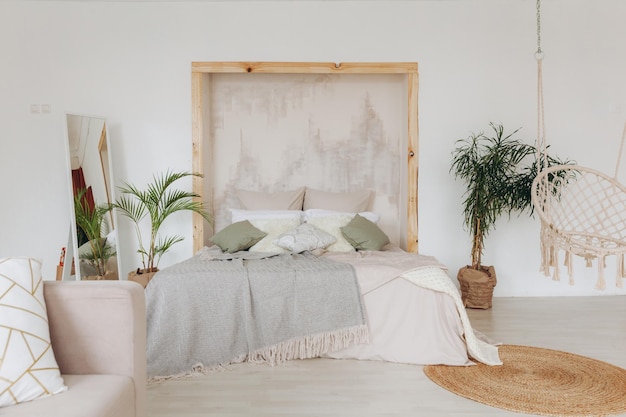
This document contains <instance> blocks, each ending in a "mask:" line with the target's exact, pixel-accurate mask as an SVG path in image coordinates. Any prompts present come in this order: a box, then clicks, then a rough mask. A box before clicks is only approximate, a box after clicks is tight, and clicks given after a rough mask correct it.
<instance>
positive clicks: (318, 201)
mask: <svg viewBox="0 0 626 417" xmlns="http://www.w3.org/2000/svg"><path fill="white" fill-rule="evenodd" d="M371 200H372V191H370V190H361V191H352V192H344V193H332V192H328V191H320V190H314V189H312V188H307V189H306V193H305V194H304V205H303V209H304V210H308V209H324V210H337V211H345V212H355V213H357V212H360V211H365V210H367V209H368V208H369V206H370V202H371Z"/></svg>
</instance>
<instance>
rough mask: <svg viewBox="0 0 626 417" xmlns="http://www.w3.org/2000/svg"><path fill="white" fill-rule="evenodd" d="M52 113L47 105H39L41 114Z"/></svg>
mask: <svg viewBox="0 0 626 417" xmlns="http://www.w3.org/2000/svg"><path fill="white" fill-rule="evenodd" d="M51 111H52V109H51V106H50V105H49V104H42V105H41V112H42V113H50V112H51Z"/></svg>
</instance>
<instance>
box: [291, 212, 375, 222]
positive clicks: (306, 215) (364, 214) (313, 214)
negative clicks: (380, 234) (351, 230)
mask: <svg viewBox="0 0 626 417" xmlns="http://www.w3.org/2000/svg"><path fill="white" fill-rule="evenodd" d="M356 214H358V215H359V216H361V217H365V218H366V219H367V220H369V221H371V222H372V223H378V220H380V216H379V215H378V214H376V213H373V212H371V211H362V212H360V213H352V212H344V211H334V210H321V209H309V210H306V211H304V215H303V219H304V221H305V222H308V221H309V219H312V218H315V217H324V216H336V215H346V216H350V218H351V219H352V218H353V217H354V216H355V215H356Z"/></svg>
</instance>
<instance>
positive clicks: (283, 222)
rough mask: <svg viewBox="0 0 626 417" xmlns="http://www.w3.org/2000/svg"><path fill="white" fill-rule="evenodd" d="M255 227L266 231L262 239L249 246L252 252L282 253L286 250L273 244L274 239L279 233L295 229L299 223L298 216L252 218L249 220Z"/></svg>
mask: <svg viewBox="0 0 626 417" xmlns="http://www.w3.org/2000/svg"><path fill="white" fill-rule="evenodd" d="M250 223H252V224H253V225H254V226H255V227H257V228H258V229H259V230H262V231H264V232H265V233H267V236H265V237H264V238H263V239H261V240H260V241H259V242H258V243H257V244H255V245H254V246H252V247H251V248H250V251H252V252H271V253H282V252H287V251H286V250H285V249H283V248H281V247H280V246H278V245H276V244H274V241H275V240H276V239H277V238H278V236H280V235H281V234H283V233H285V232H287V231H289V230H292V229H295V228H296V227H298V226H299V225H300V223H301V220H300V217H299V216H298V217H292V218H284V219H252V220H250Z"/></svg>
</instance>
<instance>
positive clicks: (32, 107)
mask: <svg viewBox="0 0 626 417" xmlns="http://www.w3.org/2000/svg"><path fill="white" fill-rule="evenodd" d="M30 112H31V113H39V104H31V105H30Z"/></svg>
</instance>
